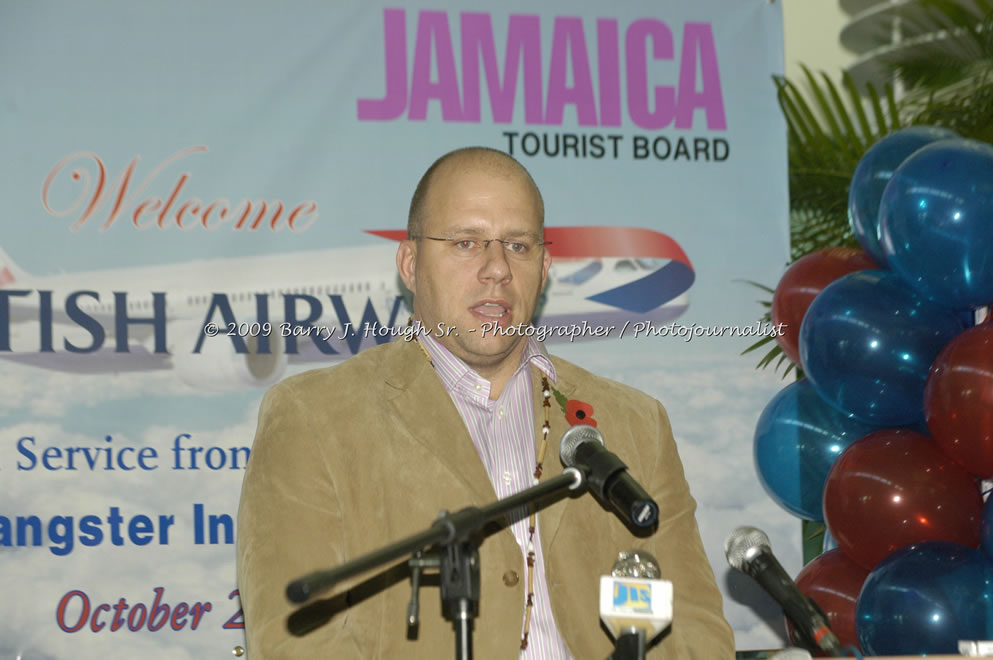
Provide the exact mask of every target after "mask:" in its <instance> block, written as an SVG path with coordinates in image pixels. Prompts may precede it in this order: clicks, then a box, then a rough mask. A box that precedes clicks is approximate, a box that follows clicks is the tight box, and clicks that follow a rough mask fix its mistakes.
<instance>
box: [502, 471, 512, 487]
mask: <svg viewBox="0 0 993 660" xmlns="http://www.w3.org/2000/svg"><path fill="white" fill-rule="evenodd" d="M513 479H514V475H512V474H511V473H509V472H504V473H503V482H504V483H505V484H507V485H508V486H509V485H510V482H511V481H513Z"/></svg>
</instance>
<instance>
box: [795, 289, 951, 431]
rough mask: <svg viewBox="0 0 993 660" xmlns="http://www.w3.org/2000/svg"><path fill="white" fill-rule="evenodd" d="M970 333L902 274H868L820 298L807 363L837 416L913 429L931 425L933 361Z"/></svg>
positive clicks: (803, 354) (809, 331)
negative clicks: (927, 392) (927, 408)
mask: <svg viewBox="0 0 993 660" xmlns="http://www.w3.org/2000/svg"><path fill="white" fill-rule="evenodd" d="M963 329H964V327H963V323H962V318H961V315H960V314H957V313H956V312H954V311H951V310H948V309H945V308H943V307H941V306H939V305H936V304H935V303H933V302H930V301H928V300H926V299H924V298H923V297H922V296H920V295H918V294H917V293H915V292H914V291H913V290H912V289H910V288H909V287H908V286H907V285H906V284H905V283H904V282H903V281H902V280H901V279H900V277H899V276H897V275H896V274H895V273H891V272H889V271H882V270H863V271H859V272H857V273H850V274H848V275H845V276H844V277H841V278H839V279H837V280H835V281H834V282H832V283H831V284H829V285H828V286H826V287H825V288H824V290H823V291H821V292H820V293H819V294H818V295H817V297H816V298H814V300H813V302H812V303H811V304H810V307H809V308H808V309H807V315H806V316H805V317H804V319H803V324H802V325H801V326H800V341H799V346H800V362H801V363H802V365H803V370H804V372H805V373H806V375H807V378H809V379H810V381H811V382H812V383H813V384H814V387H815V388H816V389H817V391H818V392H820V394H821V396H823V397H824V399H825V400H826V401H828V403H830V404H831V405H833V406H835V407H836V408H838V410H841V411H842V412H844V413H847V414H851V415H854V416H855V417H857V418H859V419H861V420H862V421H864V422H867V423H869V424H876V425H878V426H909V425H912V424H917V423H922V422H923V420H924V384H925V382H926V381H927V376H928V370H929V369H930V367H931V363H932V362H934V359H935V358H936V357H937V356H938V353H939V352H940V351H941V349H942V348H943V347H944V346H945V344H947V343H948V342H949V341H950V340H951V339H952V338H954V337H955V336H956V335H957V334H958V333H960V332H961V331H962V330H963Z"/></svg>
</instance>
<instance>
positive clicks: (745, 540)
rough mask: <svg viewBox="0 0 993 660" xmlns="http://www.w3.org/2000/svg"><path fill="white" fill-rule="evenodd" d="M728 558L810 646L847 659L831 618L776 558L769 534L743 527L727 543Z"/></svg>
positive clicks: (726, 552) (753, 528)
mask: <svg viewBox="0 0 993 660" xmlns="http://www.w3.org/2000/svg"><path fill="white" fill-rule="evenodd" d="M724 554H725V555H727V558H728V563H729V564H731V566H733V567H734V568H736V569H738V570H739V571H741V572H742V573H745V574H746V575H750V576H751V577H752V578H754V579H755V581H756V582H758V583H759V584H760V585H761V586H762V588H763V589H765V590H766V592H767V593H768V594H769V595H770V596H772V597H773V598H774V599H775V601H776V602H777V603H779V605H780V606H781V607H782V608H783V611H784V612H785V613H786V616H787V617H789V619H790V621H792V622H793V625H794V626H796V629H797V631H798V632H799V633H800V635H801V636H802V637H803V638H804V639H806V640H807V642H808V643H811V644H813V645H814V646H816V647H817V648H820V649H821V650H823V651H825V652H826V653H828V654H829V655H832V656H835V657H841V656H842V655H843V653H842V649H841V641H840V640H839V639H838V637H837V636H836V635H835V634H834V633H833V632H831V628H830V627H829V626H828V622H827V617H825V616H824V614H823V613H822V612H821V611H820V609H819V608H818V607H817V604H816V603H814V602H813V601H812V600H810V599H809V598H807V597H806V596H804V595H803V592H801V591H800V589H799V588H798V587H797V586H796V582H794V581H793V579H792V578H791V577H790V576H789V574H788V573H787V572H786V571H785V570H784V569H783V567H782V565H781V564H780V563H779V561H777V560H776V558H775V557H774V556H773V554H772V548H771V547H770V546H769V537H768V536H766V534H765V532H763V531H762V530H761V529H756V528H755V527H739V528H738V529H736V530H734V531H733V532H731V534H729V535H728V537H727V540H726V541H725V542H724Z"/></svg>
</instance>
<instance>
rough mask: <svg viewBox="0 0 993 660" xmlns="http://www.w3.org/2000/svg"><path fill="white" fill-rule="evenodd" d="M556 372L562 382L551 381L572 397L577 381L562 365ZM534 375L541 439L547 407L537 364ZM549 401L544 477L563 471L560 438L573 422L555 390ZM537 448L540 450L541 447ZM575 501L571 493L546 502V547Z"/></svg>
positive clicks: (537, 432) (543, 536)
mask: <svg viewBox="0 0 993 660" xmlns="http://www.w3.org/2000/svg"><path fill="white" fill-rule="evenodd" d="M556 375H558V376H559V382H557V383H551V382H549V385H550V386H552V387H554V388H555V389H557V390H558V391H559V392H561V393H562V395H564V396H565V397H566V398H570V397H571V396H572V393H573V391H575V389H576V387H575V385H574V384H572V383H568V382H563V381H562V378H561V369H556ZM531 377H532V383H533V387H534V397H535V398H534V401H535V404H534V417H535V441H536V442H539V443H540V442H541V426H542V424H543V423H544V421H545V411H544V408H543V407H542V393H541V371H540V370H538V369H537V368H536V367H532V368H531ZM549 403H550V404H551V408H550V409H549V413H548V421H549V424H550V426H551V430H550V431H549V433H548V450H547V451H546V452H545V460H544V462H543V464H542V481H544V480H545V479H550V478H552V477H557V476H558V475H560V474H562V471H563V467H562V460H561V459H560V458H559V442H560V441H561V439H562V434H564V433H565V432H566V431H567V430H569V422H567V421H566V418H565V413H564V412H562V408H561V407H560V406H559V403H558V401H556V400H555V394H554V393H552V396H551V398H550V399H549ZM535 449H536V450H537V447H535ZM571 502H572V498H571V497H563V498H561V499H558V500H555V501H553V502H551V503H550V504H547V505H545V506H544V508H542V509H541V511H540V512H539V514H538V519H539V525H540V526H541V539H542V544H543V545H544V546H545V547H549V546H550V545H551V544H552V542H554V540H555V534H556V532H557V531H558V529H559V524H560V523H561V522H562V517H563V516H564V515H565V512H566V509H567V508H568V507H569V505H570V503H571Z"/></svg>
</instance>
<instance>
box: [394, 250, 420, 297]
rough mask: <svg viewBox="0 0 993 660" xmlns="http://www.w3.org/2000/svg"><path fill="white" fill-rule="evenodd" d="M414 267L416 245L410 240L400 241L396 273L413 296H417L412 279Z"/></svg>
mask: <svg viewBox="0 0 993 660" xmlns="http://www.w3.org/2000/svg"><path fill="white" fill-rule="evenodd" d="M416 265H417V245H416V244H415V243H414V241H411V240H405V241H401V242H400V247H398V248H397V271H398V272H399V273H400V279H402V280H403V284H404V286H406V287H407V289H409V290H410V292H411V293H413V294H415V295H416V294H417V285H416V284H415V278H414V270H415V266H416Z"/></svg>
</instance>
